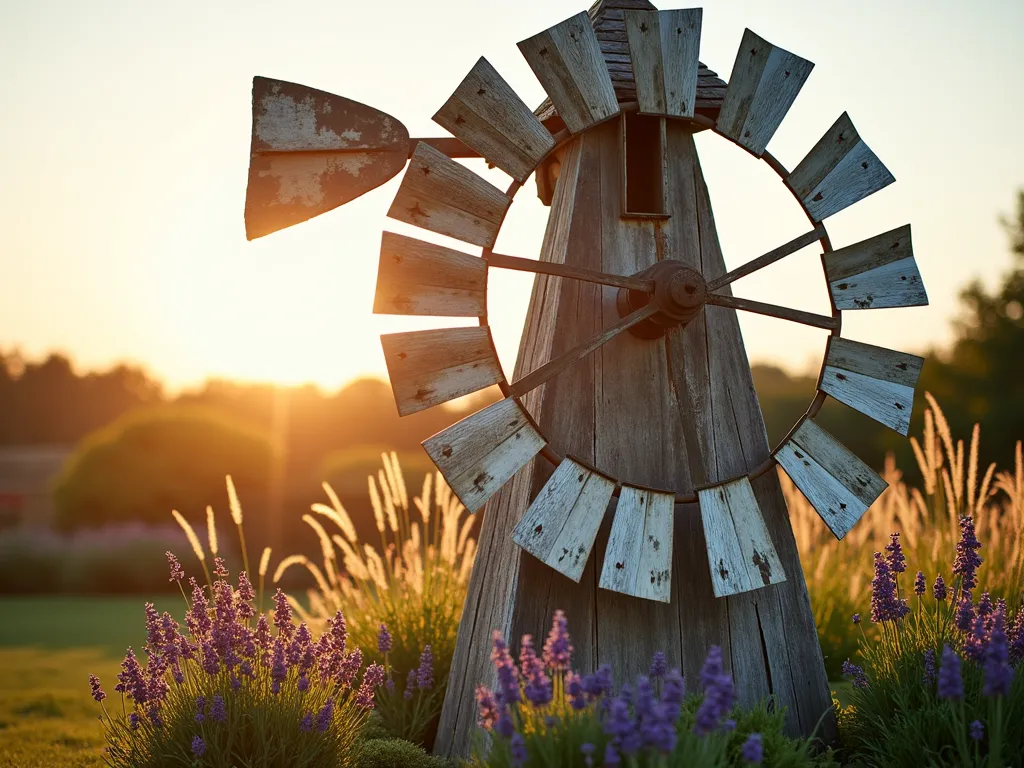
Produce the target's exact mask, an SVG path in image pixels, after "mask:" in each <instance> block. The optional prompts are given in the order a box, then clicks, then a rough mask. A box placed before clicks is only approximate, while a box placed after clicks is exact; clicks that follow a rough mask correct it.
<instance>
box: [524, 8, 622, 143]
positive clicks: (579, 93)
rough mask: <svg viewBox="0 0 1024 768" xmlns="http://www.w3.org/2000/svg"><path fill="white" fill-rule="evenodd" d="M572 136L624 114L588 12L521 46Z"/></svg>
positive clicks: (542, 33)
mask: <svg viewBox="0 0 1024 768" xmlns="http://www.w3.org/2000/svg"><path fill="white" fill-rule="evenodd" d="M519 50H520V51H522V54H523V56H524V57H525V58H526V62H527V63H528V64H529V65H530V69H532V70H533V73H534V74H535V75H536V76H537V79H538V80H540V84H541V85H542V86H544V90H545V91H547V94H548V96H550V97H551V103H552V104H553V105H554V106H555V109H556V110H558V114H559V116H560V117H561V118H562V120H564V121H565V125H566V127H567V128H568V129H569V131H570V132H571V133H580V132H581V131H584V130H586V129H587V128H589V127H590V126H592V125H596V124H597V123H600V122H602V121H604V120H607V119H608V118H609V117H612V116H613V115H617V114H618V113H619V100H618V98H617V97H616V96H615V88H614V87H613V86H612V79H611V76H610V75H609V74H608V65H607V64H606V63H605V60H604V55H603V54H602V53H601V45H600V43H599V42H598V40H597V35H596V34H595V33H594V28H593V27H592V26H591V25H590V17H589V16H587V13H586V11H583V12H580V13H578V14H576V15H575V16H572V17H570V18H568V19H566V20H565V21H563V22H562V23H560V24H556V25H555V26H553V27H551V28H550V29H546V30H544V31H543V32H540V33H539V34H536V35H534V36H533V37H531V38H528V39H526V40H523V41H522V42H521V43H519Z"/></svg>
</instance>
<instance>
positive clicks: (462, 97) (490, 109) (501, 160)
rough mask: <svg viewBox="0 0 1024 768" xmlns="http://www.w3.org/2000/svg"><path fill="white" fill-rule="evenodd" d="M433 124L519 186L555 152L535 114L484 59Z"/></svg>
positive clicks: (553, 142)
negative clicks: (544, 158) (549, 152)
mask: <svg viewBox="0 0 1024 768" xmlns="http://www.w3.org/2000/svg"><path fill="white" fill-rule="evenodd" d="M434 120H435V122H437V123H439V124H440V125H441V126H443V127H444V128H447V129H448V130H449V131H451V132H452V134H453V135H454V136H457V137H458V138H460V139H462V141H464V142H465V143H466V144H467V145H469V146H470V147H472V148H473V149H475V150H477V151H478V152H479V153H480V154H481V155H483V156H484V157H485V158H487V159H488V160H489V161H490V162H492V163H493V164H494V165H496V166H498V167H499V168H501V169H502V170H503V171H505V172H506V173H508V175H509V176H511V177H512V178H514V179H515V180H516V181H519V182H524V181H526V179H527V178H528V177H529V175H530V174H531V173H533V169H534V168H535V167H536V166H537V163H539V162H540V161H541V158H543V157H544V156H545V155H546V154H547V153H548V151H549V150H550V149H551V148H552V147H554V146H555V139H554V137H553V136H552V135H551V133H550V132H549V131H548V129H547V128H545V127H544V125H543V124H542V123H541V122H540V120H538V119H537V117H536V116H535V115H534V114H533V110H531V109H530V108H529V107H528V106H526V104H525V103H523V100H522V99H520V98H519V96H517V95H516V92H515V91H513V90H512V87H511V86H510V85H509V84H508V83H506V82H505V81H504V80H503V79H502V77H501V75H499V74H498V72H497V70H495V69H494V67H492V66H491V63H490V62H489V61H487V59H484V58H481V59H480V60H479V61H477V63H476V65H475V66H474V67H473V69H471V70H470V72H469V74H468V75H466V79H465V80H463V81H462V83H461V84H460V85H459V87H458V88H456V89H455V93H453V94H452V96H451V98H450V99H448V101H447V102H446V103H445V105H444V106H443V107H441V109H439V110H438V112H437V114H436V115H434Z"/></svg>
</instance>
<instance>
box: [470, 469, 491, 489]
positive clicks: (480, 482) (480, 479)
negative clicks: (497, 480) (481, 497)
mask: <svg viewBox="0 0 1024 768" xmlns="http://www.w3.org/2000/svg"><path fill="white" fill-rule="evenodd" d="M490 479H491V476H490V475H488V474H487V473H486V472H481V473H480V474H479V475H477V476H476V477H474V478H473V487H474V488H476V489H477V490H478V491H482V490H483V489H484V485H485V484H486V483H487V481H488V480H490Z"/></svg>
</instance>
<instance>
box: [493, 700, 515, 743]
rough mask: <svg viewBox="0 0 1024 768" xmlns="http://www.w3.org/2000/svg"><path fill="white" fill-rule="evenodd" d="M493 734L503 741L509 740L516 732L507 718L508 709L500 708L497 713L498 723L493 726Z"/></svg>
mask: <svg viewBox="0 0 1024 768" xmlns="http://www.w3.org/2000/svg"><path fill="white" fill-rule="evenodd" d="M494 732H495V733H497V734H498V735H499V736H501V737H502V738H504V739H511V738H512V734H514V733H515V732H516V726H515V723H513V722H512V718H511V717H510V716H509V713H508V707H502V708H501V711H500V712H499V713H498V721H497V722H496V723H495V724H494Z"/></svg>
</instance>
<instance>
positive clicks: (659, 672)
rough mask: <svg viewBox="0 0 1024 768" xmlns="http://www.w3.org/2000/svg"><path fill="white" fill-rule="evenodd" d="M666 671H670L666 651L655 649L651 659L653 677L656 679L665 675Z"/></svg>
mask: <svg viewBox="0 0 1024 768" xmlns="http://www.w3.org/2000/svg"><path fill="white" fill-rule="evenodd" d="M666 672H668V661H667V660H666V659H665V653H664V652H663V651H655V652H654V656H653V658H652V659H651V671H650V675H651V677H652V678H655V679H657V678H659V677H664V676H665V673H666Z"/></svg>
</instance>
